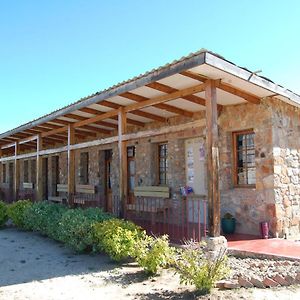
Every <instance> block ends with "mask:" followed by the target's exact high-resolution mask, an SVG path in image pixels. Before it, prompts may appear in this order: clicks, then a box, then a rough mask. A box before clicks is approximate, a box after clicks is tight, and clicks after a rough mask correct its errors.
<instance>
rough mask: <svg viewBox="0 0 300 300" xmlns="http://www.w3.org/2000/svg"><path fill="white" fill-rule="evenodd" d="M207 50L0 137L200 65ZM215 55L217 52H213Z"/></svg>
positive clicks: (99, 93) (118, 85) (122, 83)
mask: <svg viewBox="0 0 300 300" xmlns="http://www.w3.org/2000/svg"><path fill="white" fill-rule="evenodd" d="M206 52H208V51H207V50H200V51H198V52H196V53H192V54H190V55H189V56H186V57H183V58H181V59H180V60H177V61H174V62H172V63H168V64H166V65H164V66H162V67H159V68H157V69H154V70H151V71H149V72H146V73H144V74H142V75H140V76H138V77H134V78H132V79H129V80H127V81H125V82H121V83H120V84H117V85H114V86H112V87H110V88H107V89H105V90H103V91H101V92H97V93H95V94H93V95H91V96H88V97H86V98H83V99H81V100H79V101H77V102H75V103H73V104H70V105H68V106H65V107H63V108H61V109H59V110H57V111H54V112H52V113H50V114H48V115H45V116H43V117H41V118H38V119H36V120H34V121H31V122H28V123H26V124H24V125H21V126H19V127H16V128H14V129H12V130H9V131H6V132H4V133H2V134H0V139H2V138H5V137H8V136H10V135H13V134H16V133H18V132H21V131H24V130H27V129H30V128H32V127H34V126H38V125H40V124H43V123H46V122H50V121H52V120H54V119H56V118H58V117H61V116H63V115H65V114H68V113H71V112H73V111H74V110H78V109H80V108H83V107H86V106H89V105H91V104H95V103H99V102H101V101H103V100H106V99H108V98H111V97H114V96H117V95H119V94H121V93H125V92H129V91H131V90H134V89H136V88H139V87H142V86H144V85H146V84H148V83H151V82H154V81H157V80H161V79H163V78H165V77H168V76H172V75H174V74H177V73H179V72H182V71H184V70H187V69H190V68H193V67H196V66H199V65H202V64H204V63H205V54H206ZM215 55H217V54H215Z"/></svg>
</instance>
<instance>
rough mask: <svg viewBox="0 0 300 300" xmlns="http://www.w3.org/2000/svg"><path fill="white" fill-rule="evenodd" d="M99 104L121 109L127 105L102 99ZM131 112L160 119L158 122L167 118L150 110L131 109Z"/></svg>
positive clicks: (155, 119)
mask: <svg viewBox="0 0 300 300" xmlns="http://www.w3.org/2000/svg"><path fill="white" fill-rule="evenodd" d="M99 104H100V105H102V106H105V107H110V108H113V109H119V108H122V107H125V105H121V104H117V103H113V102H109V101H102V102H100V103H99ZM131 114H133V115H136V116H140V117H144V118H147V119H150V120H154V121H158V122H166V118H164V117H161V116H159V115H156V114H152V113H149V112H145V111H141V110H136V111H131ZM127 119H128V117H127ZM128 120H129V119H128Z"/></svg>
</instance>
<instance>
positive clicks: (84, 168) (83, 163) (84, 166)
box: [80, 152, 89, 184]
mask: <svg viewBox="0 0 300 300" xmlns="http://www.w3.org/2000/svg"><path fill="white" fill-rule="evenodd" d="M80 184H89V153H88V152H82V153H80Z"/></svg>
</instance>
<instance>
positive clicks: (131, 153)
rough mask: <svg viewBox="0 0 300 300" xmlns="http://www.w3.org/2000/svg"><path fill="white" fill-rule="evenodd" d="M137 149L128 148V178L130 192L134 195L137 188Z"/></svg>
mask: <svg viewBox="0 0 300 300" xmlns="http://www.w3.org/2000/svg"><path fill="white" fill-rule="evenodd" d="M134 157H135V147H134V146H131V147H128V148H127V160H128V165H127V176H128V191H129V193H130V192H131V193H133V190H134V187H135V158H134Z"/></svg>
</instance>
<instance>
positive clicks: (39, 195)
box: [35, 134, 43, 201]
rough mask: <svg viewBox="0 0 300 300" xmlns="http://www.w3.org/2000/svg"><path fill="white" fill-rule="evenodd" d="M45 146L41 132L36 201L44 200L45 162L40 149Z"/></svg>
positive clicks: (37, 148) (38, 138)
mask: <svg viewBox="0 0 300 300" xmlns="http://www.w3.org/2000/svg"><path fill="white" fill-rule="evenodd" d="M42 148H43V139H42V137H41V135H40V134H39V135H38V136H37V139H36V187H35V195H36V199H35V200H36V201H41V200H43V162H42V157H41V155H40V151H41V150H42Z"/></svg>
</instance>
